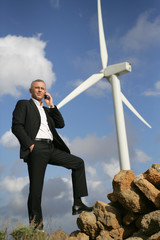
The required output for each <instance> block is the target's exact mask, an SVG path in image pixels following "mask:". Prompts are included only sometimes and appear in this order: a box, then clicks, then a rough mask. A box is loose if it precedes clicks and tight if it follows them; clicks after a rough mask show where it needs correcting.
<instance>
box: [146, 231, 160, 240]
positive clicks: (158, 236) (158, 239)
mask: <svg viewBox="0 0 160 240" xmlns="http://www.w3.org/2000/svg"><path fill="white" fill-rule="evenodd" d="M148 240H160V232H158V233H155V234H153V235H152V236H151V237H149V238H148Z"/></svg>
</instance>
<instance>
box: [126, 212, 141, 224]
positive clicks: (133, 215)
mask: <svg viewBox="0 0 160 240" xmlns="http://www.w3.org/2000/svg"><path fill="white" fill-rule="evenodd" d="M138 217H139V214H136V213H134V212H127V213H126V214H125V216H124V217H123V224H124V225H125V226H126V225H130V224H131V223H132V222H134V221H135V220H136V219H137V218H138Z"/></svg>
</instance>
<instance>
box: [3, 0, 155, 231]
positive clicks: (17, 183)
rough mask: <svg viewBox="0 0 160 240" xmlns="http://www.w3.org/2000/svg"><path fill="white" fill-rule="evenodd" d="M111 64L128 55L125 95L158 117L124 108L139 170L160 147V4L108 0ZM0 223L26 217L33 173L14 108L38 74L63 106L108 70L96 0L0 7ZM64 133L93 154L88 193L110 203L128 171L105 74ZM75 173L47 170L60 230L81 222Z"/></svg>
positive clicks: (73, 108) (69, 111)
mask: <svg viewBox="0 0 160 240" xmlns="http://www.w3.org/2000/svg"><path fill="white" fill-rule="evenodd" d="M101 1H102V2H101V4H102V15H103V23H104V31H105V37H106V41H107V49H108V55H109V59H108V65H111V64H115V63H120V62H124V61H129V62H130V63H131V64H132V72H131V73H128V74H126V75H123V76H121V77H120V81H121V88H122V92H123V94H124V95H125V96H126V97H127V99H128V100H129V101H130V102H131V103H132V104H133V106H134V107H135V108H136V109H137V110H138V111H139V112H140V114H141V115H142V116H143V117H144V119H145V120H146V121H147V122H149V124H150V125H151V126H152V129H149V128H148V127H147V126H145V125H144V124H143V123H142V122H141V121H140V120H139V119H137V118H136V116H134V115H133V113H132V112H130V110H129V109H127V107H126V106H124V114H125V121H126V129H127V138H128V145H129V154H130V161H131V169H132V170H133V172H134V173H135V175H138V174H140V173H142V172H144V171H145V170H147V169H148V168H150V167H151V165H152V164H153V163H159V161H160V153H159V144H160V126H159V122H160V114H159V101H160V68H159V65H160V60H159V52H160V13H159V12H160V11H159V10H160V2H159V1H158V0H152V1H150V0H141V1H138V0H135V1H127V0H121V1H118V0H112V1H110V0H101ZM0 68H1V71H0V79H1V80H0V81H1V88H0V105H1V118H0V125H1V128H0V191H1V195H0V216H1V219H0V221H1V222H3V221H7V220H8V218H10V217H12V220H13V221H16V220H17V219H20V221H21V222H22V223H24V224H27V223H28V218H27V206H26V201H27V194H28V174H27V168H26V164H25V163H23V160H20V159H19V144H18V142H17V140H16V138H15V137H14V136H13V135H12V134H11V132H10V128H11V121H12V112H13V109H14V107H15V104H16V102H17V101H18V100H19V99H29V98H30V94H29V91H28V89H29V87H30V83H31V81H32V80H34V79H37V78H41V79H44V80H45V81H46V83H47V86H48V91H49V92H50V93H51V94H52V96H53V100H54V103H55V104H58V103H59V102H60V101H61V100H62V99H63V98H64V97H65V96H66V95H68V94H69V93H70V92H71V91H72V90H73V89H74V88H75V87H76V86H77V85H78V84H79V83H80V82H82V81H84V80H85V79H87V78H88V77H89V76H90V75H92V74H93V73H97V72H99V71H100V70H101V60H100V53H99V38H98V25H97V2H96V0H87V1H86V0H81V1H79V0H67V1H66V0H14V1H12V0H5V1H3V0H1V7H0ZM61 113H62V115H63V117H64V119H65V124H66V126H65V128H64V129H61V130H59V134H60V135H61V136H62V137H63V138H64V139H65V141H66V143H67V144H68V146H69V147H70V149H71V151H72V153H74V154H75V155H78V156H81V157H82V158H83V159H84V160H85V164H86V174H87V180H88V189H89V196H88V197H87V198H86V199H85V201H86V203H87V204H88V205H93V204H94V202H95V201H96V200H101V201H106V202H107V201H108V200H107V198H106V195H107V193H109V192H111V191H112V179H113V176H114V175H115V174H116V173H118V171H119V160H118V153H117V141H116V133H115V122H114V111H113V101H112V93H111V87H110V85H109V83H108V82H107V80H105V79H103V80H101V81H100V82H98V83H97V84H96V85H94V86H93V87H91V88H90V89H89V90H87V91H86V92H85V93H82V94H81V95H79V96H78V97H77V98H75V99H74V100H73V101H71V102H69V103H68V104H67V105H65V106H64V107H62V108H61ZM71 207H72V188H71V179H70V171H68V170H65V169H63V168H58V167H50V166H48V169H47V171H46V178H45V185H44V192H43V213H44V218H45V220H46V221H48V219H50V218H52V225H53V226H54V228H55V230H56V229H58V228H59V226H61V227H62V229H63V230H64V231H66V232H67V233H70V232H71V231H73V230H76V229H77V226H76V217H75V216H74V217H73V216H72V215H71Z"/></svg>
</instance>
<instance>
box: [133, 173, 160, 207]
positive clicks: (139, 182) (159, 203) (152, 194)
mask: <svg viewBox="0 0 160 240" xmlns="http://www.w3.org/2000/svg"><path fill="white" fill-rule="evenodd" d="M134 183H135V185H136V186H137V187H138V188H139V189H140V190H141V191H142V192H143V193H144V195H145V196H146V197H147V198H148V199H149V200H150V201H152V202H153V203H154V204H155V206H156V207H157V208H159V207H160V191H159V190H158V189H157V188H156V187H155V186H154V185H153V184H152V183H150V182H149V181H147V180H146V179H136V178H135V180H134Z"/></svg>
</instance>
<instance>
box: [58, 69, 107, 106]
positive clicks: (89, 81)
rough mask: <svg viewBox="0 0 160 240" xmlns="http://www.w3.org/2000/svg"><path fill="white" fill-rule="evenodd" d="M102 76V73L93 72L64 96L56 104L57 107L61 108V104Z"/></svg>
mask: <svg viewBox="0 0 160 240" xmlns="http://www.w3.org/2000/svg"><path fill="white" fill-rule="evenodd" d="M103 77H104V73H97V74H93V75H92V76H91V77H89V78H88V79H87V80H85V81H84V82H83V83H81V84H80V85H79V86H78V87H77V88H76V89H74V90H73V91H72V92H71V93H70V94H69V95H68V96H67V97H65V98H64V99H63V100H62V101H61V102H60V103H59V104H58V105H57V108H61V107H62V106H63V105H65V104H66V103H68V102H69V101H71V100H72V99H73V98H75V97H76V96H78V95H79V94H80V93H82V92H84V91H85V90H87V89H88V88H89V87H91V86H92V85H93V84H95V83H96V82H98V81H99V80H101V79H102V78H103Z"/></svg>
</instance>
